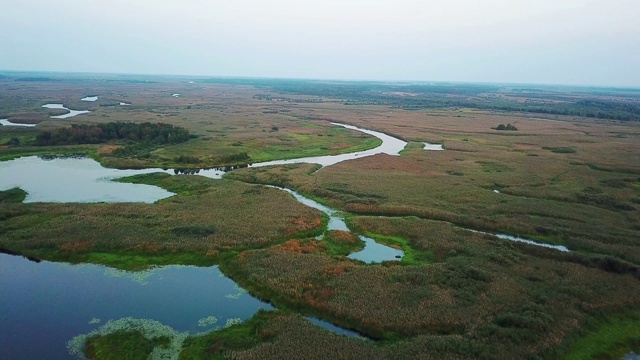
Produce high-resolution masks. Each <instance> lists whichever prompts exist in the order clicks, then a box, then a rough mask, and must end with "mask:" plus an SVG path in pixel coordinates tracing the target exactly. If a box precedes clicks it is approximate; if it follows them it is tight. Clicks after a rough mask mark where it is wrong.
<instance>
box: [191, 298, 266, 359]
mask: <svg viewBox="0 0 640 360" xmlns="http://www.w3.org/2000/svg"><path fill="white" fill-rule="evenodd" d="M273 316H275V313H274V312H269V311H264V310H260V311H258V313H256V314H255V315H254V316H253V317H252V318H251V319H249V320H247V321H245V322H243V323H240V324H236V325H232V326H229V327H227V328H225V329H222V330H219V331H213V332H210V333H208V334H206V335H202V336H196V337H190V338H187V339H186V340H185V341H184V343H183V348H182V352H180V359H184V360H192V359H193V360H196V359H226V358H228V352H229V351H233V350H241V349H248V348H250V347H253V346H256V345H257V344H258V343H259V342H260V341H266V340H268V338H269V334H267V333H265V332H263V331H262V326H263V324H264V323H265V322H266V321H268V320H269V319H270V318H272V317H273Z"/></svg>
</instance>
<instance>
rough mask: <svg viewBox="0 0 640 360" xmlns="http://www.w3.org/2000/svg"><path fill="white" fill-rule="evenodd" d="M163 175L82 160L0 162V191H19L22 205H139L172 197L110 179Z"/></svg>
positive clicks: (165, 191) (53, 159) (167, 193)
mask: <svg viewBox="0 0 640 360" xmlns="http://www.w3.org/2000/svg"><path fill="white" fill-rule="evenodd" d="M158 171H163V170H161V169H143V170H117V169H108V168H105V167H103V166H102V165H100V163H98V162H96V161H95V160H93V159H90V158H86V157H74V158H69V157H67V158H51V159H48V160H47V159H45V158H42V157H37V156H29V157H22V158H18V159H14V160H9V161H2V162H0V190H8V189H11V188H14V187H19V188H21V189H22V190H24V191H26V192H27V193H28V194H27V198H26V199H25V201H24V202H27V203H30V202H83V203H90V202H143V203H153V202H155V201H158V200H160V199H164V198H167V197H169V196H172V195H174V193H172V192H169V191H167V190H164V189H162V188H159V187H157V186H151V185H143V184H129V183H118V182H113V181H111V180H112V179H114V178H118V177H123V176H130V175H138V174H146V173H153V172H158Z"/></svg>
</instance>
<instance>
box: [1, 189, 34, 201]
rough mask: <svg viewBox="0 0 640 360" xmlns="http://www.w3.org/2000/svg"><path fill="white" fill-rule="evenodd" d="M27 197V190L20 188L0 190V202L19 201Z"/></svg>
mask: <svg viewBox="0 0 640 360" xmlns="http://www.w3.org/2000/svg"><path fill="white" fill-rule="evenodd" d="M26 197H27V192H26V191H24V190H22V189H20V188H13V189H9V190H4V191H0V204H2V203H21V202H23V201H24V199H25V198H26Z"/></svg>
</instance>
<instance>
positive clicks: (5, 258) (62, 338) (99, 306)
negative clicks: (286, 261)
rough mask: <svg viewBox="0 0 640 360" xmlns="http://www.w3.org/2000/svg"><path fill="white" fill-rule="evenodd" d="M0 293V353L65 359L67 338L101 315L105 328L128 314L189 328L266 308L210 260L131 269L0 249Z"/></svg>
mask: <svg viewBox="0 0 640 360" xmlns="http://www.w3.org/2000/svg"><path fill="white" fill-rule="evenodd" d="M0 294H2V296H0V316H1V318H0V359H72V358H74V356H72V355H71V354H70V350H71V351H74V348H73V346H72V347H71V349H67V343H68V342H69V341H70V340H72V339H73V338H74V337H76V336H78V335H82V334H87V333H89V332H92V331H96V330H100V328H101V327H102V326H104V325H105V323H106V322H107V321H108V320H115V322H112V323H111V324H110V325H112V326H111V328H113V327H114V326H113V325H114V323H115V324H116V325H117V324H118V322H120V323H122V322H123V321H122V320H120V321H118V319H123V318H133V319H127V320H128V321H129V322H132V321H133V322H138V323H146V324H147V326H149V325H151V326H154V327H162V326H165V327H170V328H171V329H173V330H174V332H175V333H189V334H196V333H201V332H208V331H211V330H213V329H216V328H222V327H224V326H226V325H228V324H232V323H236V322H238V321H240V320H245V319H248V318H250V317H251V316H253V315H254V314H255V313H256V312H257V311H258V310H260V309H273V307H272V306H271V305H269V304H267V303H264V302H262V301H260V300H258V299H256V298H254V297H252V296H251V295H249V294H248V293H246V291H244V290H243V289H241V288H239V287H238V286H237V285H236V283H234V282H233V281H232V280H231V279H229V278H227V277H226V276H224V275H223V274H222V273H221V272H220V270H218V268H217V267H202V268H201V267H194V266H165V267H159V268H154V269H151V270H148V271H145V272H137V273H132V272H126V271H120V270H114V269H111V268H108V267H105V266H101V265H92V264H82V265H71V264H66V263H52V262H47V261H42V262H40V263H36V262H33V261H30V260H27V259H25V258H23V257H20V256H13V255H6V254H0ZM142 319H147V320H146V321H145V320H142ZM149 319H153V320H149ZM116 328H117V326H116ZM112 330H113V329H112ZM71 345H74V346H75V345H77V344H75V343H72V344H71ZM75 350H77V349H75Z"/></svg>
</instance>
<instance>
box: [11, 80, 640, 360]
mask: <svg viewBox="0 0 640 360" xmlns="http://www.w3.org/2000/svg"><path fill="white" fill-rule="evenodd" d="M78 76H79V75H78ZM192 80H193V81H194V83H193V84H191V83H189V82H188V81H185V80H184V79H178V78H171V79H159V78H151V77H149V78H147V77H144V78H132V79H130V80H129V81H128V82H127V81H125V80H123V79H121V78H118V79H114V78H106V79H98V78H91V79H85V80H82V79H72V80H60V81H48V82H24V83H23V82H19V81H10V80H7V79H0V105H1V106H0V114H5V115H4V117H7V118H10V119H14V120H20V121H24V122H33V123H38V125H37V126H36V127H35V128H19V129H18V128H7V127H2V128H0V143H2V144H7V143H8V142H9V141H10V140H11V139H12V138H17V139H18V140H19V142H20V145H17V146H16V145H5V146H2V147H0V159H8V158H11V157H16V156H20V155H24V154H32V153H34V152H36V153H74V152H82V153H87V154H89V155H91V156H92V157H94V158H96V159H98V160H99V161H100V162H101V163H103V164H108V165H110V166H125V167H128V166H136V167H145V166H164V167H172V166H176V165H182V167H187V168H189V167H190V168H198V167H208V166H217V165H228V164H229V163H230V162H229V161H228V160H229V159H231V158H232V157H233V156H235V155H237V154H242V153H244V154H246V155H247V156H248V157H249V158H250V161H248V162H256V161H265V160H273V159H285V158H292V157H301V156H315V155H321V154H335V153H344V152H352V151H356V150H362V149H368V148H372V147H375V146H376V145H377V144H379V142H378V140H377V139H373V138H372V137H370V136H367V135H363V134H361V133H358V132H354V131H349V130H346V129H341V128H336V127H333V126H330V125H329V124H328V121H335V122H341V123H347V124H353V125H356V126H359V127H362V128H367V129H373V130H377V131H382V132H385V133H387V134H390V135H393V136H396V137H399V138H402V139H404V140H405V141H407V142H408V143H409V144H408V145H407V147H406V148H405V150H404V151H403V152H402V154H401V156H390V155H384V154H381V155H376V156H372V157H366V158H360V159H357V160H352V161H347V162H342V163H339V164H336V165H333V166H329V167H325V168H322V169H320V170H319V171H316V172H314V171H315V170H317V166H316V165H313V164H305V165H287V166H276V167H269V168H244V169H238V170H234V171H231V172H229V173H227V174H226V175H225V178H224V179H223V180H211V179H205V178H202V177H198V176H177V177H171V176H168V175H145V176H137V177H132V178H127V179H123V180H121V181H128V182H137V183H145V184H153V185H158V186H160V187H163V188H165V189H167V190H169V191H173V192H176V193H177V195H176V196H174V197H171V198H168V199H165V200H161V201H159V202H157V203H156V204H46V203H36V204H21V203H19V201H20V200H21V199H22V198H23V197H24V194H23V193H22V192H20V191H18V190H11V191H5V192H1V193H0V219H2V221H1V222H0V248H2V249H5V250H9V251H11V252H17V253H21V254H25V255H29V256H33V257H38V258H45V259H53V260H58V261H71V262H97V263H104V264H109V265H112V266H116V267H120V268H128V269H132V268H143V267H145V266H150V265H154V264H171V263H182V264H196V265H210V264H219V265H220V268H221V269H222V270H223V271H224V272H225V274H227V275H229V276H231V277H232V278H233V279H234V280H235V281H237V282H238V283H239V284H240V285H241V286H243V287H244V288H246V289H247V290H248V291H249V292H250V293H252V294H254V295H256V296H258V297H260V298H262V299H265V300H267V301H270V302H272V303H273V304H274V305H275V306H276V307H277V308H278V310H277V311H275V312H269V313H258V314H257V315H256V316H255V317H254V318H253V319H251V320H249V321H247V322H245V323H244V324H240V325H234V326H233V327H229V328H227V329H225V330H222V331H219V332H214V333H210V334H207V335H203V336H200V337H195V338H189V339H188V340H186V342H185V343H184V350H183V354H182V358H185V359H187V358H188V359H191V358H203V359H204V358H219V357H232V358H239V359H252V358H273V359H276V358H283V357H288V356H289V355H292V356H294V357H304V358H319V359H320V358H331V357H333V358H335V357H337V358H345V357H349V358H352V357H359V358H383V359H389V358H427V359H429V358H432V359H440V358H461V359H466V358H468V359H472V358H483V359H496V358H498V359H540V358H545V359H547V358H565V357H567V358H570V359H574V358H575V359H577V358H609V357H611V358H615V357H616V356H620V354H625V353H626V352H629V351H630V350H636V352H637V351H638V350H640V349H638V347H637V346H638V344H639V343H640V338H639V337H638V333H637V331H636V330H637V329H638V328H640V322H639V321H638V317H639V316H640V315H639V314H638V309H639V308H640V286H638V284H639V283H638V281H640V122H638V121H635V120H634V119H635V117H636V116H639V115H638V114H637V112H635V110H634V109H635V107H636V106H638V101H639V100H638V99H637V97H638V96H637V92H636V91H632V90H628V91H627V90H624V89H608V90H605V89H600V90H597V89H596V90H594V89H556V88H554V89H542V90H539V91H538V90H537V91H524V90H522V91H518V90H517V89H513V88H499V87H498V88H493V87H481V86H479V85H478V86H476V85H470V86H468V87H467V88H464V87H463V86H462V85H459V86H453V87H448V88H447V87H445V88H442V89H440V88H439V87H436V88H437V89H436V88H433V89H431V90H430V91H431V92H427V91H426V90H425V89H424V87H419V86H418V87H409V88H406V89H404V90H403V89H398V85H384V84H367V83H364V84H360V85H358V86H360V87H361V88H363V89H364V88H366V87H368V88H369V90H370V91H368V92H367V91H364V90H363V91H360V90H358V91H356V90H354V89H352V88H350V86H351V87H354V86H355V85H353V84H351V83H349V84H343V85H335V84H331V85H327V84H325V85H323V86H324V87H322V85H318V84H316V83H314V82H309V83H304V82H302V83H300V82H287V81H281V82H277V81H276V82H273V83H270V82H269V81H267V80H264V81H263V80H252V81H250V80H237V81H232V80H228V79H223V80H220V79H217V80H216V79H197V78H194V79H192ZM292 84H293V85H292ZM301 84H302V85H301ZM305 84H306V85H305ZM309 84H310V85H309ZM294 85H295V86H294ZM303 85H304V86H303ZM350 89H351V90H350ZM465 89H466V90H465ZM436 90H437V91H439V92H437V91H436ZM446 91H451V92H452V93H451V94H449V95H450V96H444V95H443V97H440V95H442V94H446ZM176 93H179V94H180V96H179V97H173V96H171V95H172V94H176ZM407 94H412V95H407ZM413 94H416V95H413ZM434 94H435V95H434ZM87 95H99V96H100V98H99V100H98V101H97V102H95V103H87V102H83V101H80V100H79V99H80V98H81V97H84V96H87ZM429 99H431V100H433V101H435V100H437V99H439V100H438V101H442V102H440V103H438V104H441V106H439V107H438V106H431V105H428V104H427V103H428V101H427V100H429ZM445 99H448V100H446V101H453V100H451V99H454V100H455V101H457V102H458V103H455V104H459V105H465V104H466V106H458V105H455V104H454V105H451V104H453V103H451V104H450V103H447V102H446V101H445ZM463 100H464V101H463ZM585 100H589V101H586V102H585ZM591 100H593V101H591ZM594 101H595V102H594ZM598 101H599V102H600V104H601V105H602V104H608V105H606V106H605V105H602V106H603V109H602V111H601V113H600V115H601V116H598V115H597V114H598V113H597V112H596V113H594V114H595V116H587V115H588V114H587V113H584V114H583V115H581V116H580V115H579V114H580V113H579V112H580V111H583V110H585V111H591V110H592V107H593V104H594V103H598ZM47 102H52V103H64V104H65V106H66V107H69V108H71V109H78V110H82V109H89V110H92V112H91V113H90V114H87V115H81V116H78V117H74V118H72V119H69V120H48V119H47V116H48V115H49V114H48V113H47V111H49V110H46V109H41V108H40V106H41V105H42V104H44V103H47ZM119 102H126V103H130V104H132V105H130V106H121V105H119ZM116 103H118V105H117V106H116ZM443 104H444V105H443ZM447 104H449V105H451V106H445V105H447ZM504 104H507V105H508V106H506V105H504ZM556 104H561V105H562V106H560V105H556ZM111 105H113V106H111ZM505 106H506V107H505ZM555 106H560V107H555ZM546 107H550V109H551V110H550V112H542V111H541V109H543V108H544V109H546ZM509 109H510V110H509ZM527 109H528V110H529V112H523V111H524V110H527ZM532 109H533V110H532ZM538 110H540V111H538ZM33 114H36V115H33ZM564 114H568V115H564ZM29 116H31V117H29ZM4 117H3V116H0V118H4ZM609 117H613V119H611V118H609ZM114 121H131V122H136V123H142V122H147V121H149V122H163V123H168V124H171V125H174V126H180V127H184V128H186V129H187V130H188V131H189V133H190V134H193V135H195V136H196V137H194V138H192V139H190V140H188V141H186V142H184V143H181V144H175V145H162V146H156V147H154V148H148V149H147V150H146V151H147V152H148V155H145V156H138V155H136V156H130V157H119V156H116V155H114V153H112V151H113V150H114V149H117V148H119V147H122V146H125V145H126V144H125V143H119V142H111V143H106V144H97V145H95V144H94V145H82V144H81V145H74V146H65V147H56V146H49V147H37V146H35V145H34V144H32V143H31V142H32V141H33V140H34V139H35V137H36V135H37V134H38V133H39V132H40V131H42V130H47V129H55V128H56V127H60V126H65V125H68V124H72V123H73V124H100V123H108V122H114ZM500 124H512V125H514V126H515V127H516V128H517V130H511V131H500V130H496V129H495V128H496V127H497V126H498V125H500ZM423 142H430V143H438V144H443V145H444V148H445V150H444V151H425V150H423V149H422V145H423V144H422V143H423ZM180 156H183V157H189V158H195V159H196V160H194V161H192V162H189V163H187V164H184V163H182V164H180V163H178V162H177V160H176V159H177V158H179V157H180ZM261 184H272V185H280V186H286V187H288V188H291V189H295V190H296V191H299V192H300V193H302V194H304V195H306V196H308V197H311V198H313V199H314V200H316V201H319V202H321V203H324V204H327V205H330V206H331V207H333V208H336V209H339V210H342V211H344V212H345V213H346V215H345V217H346V220H347V223H348V225H349V227H350V229H351V230H352V231H354V232H357V233H360V234H365V235H367V236H370V237H373V238H374V239H376V240H378V241H380V242H384V243H387V244H390V245H393V246H395V247H401V248H403V249H404V250H405V253H406V256H405V259H403V261H401V262H387V263H384V264H375V265H365V264H363V263H360V262H357V261H354V260H350V259H348V258H347V257H346V256H345V255H347V254H348V253H349V252H351V251H354V250H357V249H359V248H360V247H361V246H362V245H361V243H360V242H359V241H357V239H356V238H355V236H353V234H350V233H346V232H333V233H331V234H328V235H327V236H326V239H325V240H317V239H315V238H313V237H314V236H315V235H317V234H319V233H321V232H322V230H323V228H324V226H325V223H326V218H325V217H324V216H323V215H322V214H321V213H320V212H319V211H316V210H313V209H311V208H308V207H305V206H303V205H301V204H300V203H298V202H296V201H295V199H293V198H292V197H291V196H290V195H289V194H287V193H285V192H283V191H279V190H276V189H272V188H268V187H265V186H261ZM467 229H474V230H483V231H489V232H493V233H509V234H515V235H521V236H527V237H529V238H533V239H536V240H537V241H542V242H548V243H552V244H561V245H564V246H566V247H568V248H569V249H570V250H571V252H570V253H561V252H558V251H556V250H551V249H546V248H540V247H536V246H533V245H527V244H521V243H515V242H509V241H507V240H501V239H498V238H496V237H494V236H491V235H484V234H480V233H475V232H471V231H469V230H467ZM300 314H302V315H313V316H315V317H318V318H321V319H324V320H328V321H330V322H331V323H333V324H337V325H340V326H343V327H346V328H350V329H354V330H357V331H359V332H360V333H362V334H364V335H366V336H368V337H370V338H372V339H375V341H367V340H359V339H348V338H346V337H341V336H338V335H335V334H332V333H330V332H328V331H325V330H322V329H320V328H318V327H316V326H314V325H312V324H310V323H309V322H307V321H306V320H304V319H303V318H302V317H301V316H300ZM120 341H121V342H123V343H125V344H127V346H129V347H131V348H136V349H140V351H141V352H142V353H144V354H148V353H149V351H148V350H149V348H150V347H151V348H152V347H153V346H161V345H157V344H156V345H154V343H153V341H151V340H149V339H145V338H144V337H140V336H139V334H135V333H132V334H115V335H113V336H110V337H106V336H105V337H98V338H95V339H92V342H91V344H90V346H89V347H88V350H87V353H88V355H91V357H92V358H97V359H100V358H105V357H102V356H100V355H98V353H99V351H98V350H99V349H113V348H117V346H116V347H114V344H117V343H118V342H120ZM158 342H161V341H160V340H158ZM104 351H105V352H108V351H107V350H104ZM109 351H110V350H109ZM145 356H146V355H145Z"/></svg>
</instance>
